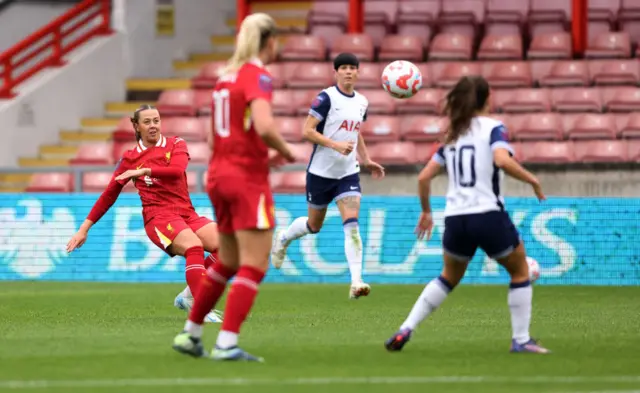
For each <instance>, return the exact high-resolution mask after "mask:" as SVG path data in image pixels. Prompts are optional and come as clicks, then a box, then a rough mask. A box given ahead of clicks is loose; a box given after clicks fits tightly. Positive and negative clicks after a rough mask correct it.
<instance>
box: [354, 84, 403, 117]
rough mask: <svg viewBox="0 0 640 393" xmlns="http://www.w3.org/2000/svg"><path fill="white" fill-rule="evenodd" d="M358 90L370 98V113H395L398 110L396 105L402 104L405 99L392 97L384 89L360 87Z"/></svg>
mask: <svg viewBox="0 0 640 393" xmlns="http://www.w3.org/2000/svg"><path fill="white" fill-rule="evenodd" d="M358 91H359V92H360V93H361V94H362V95H364V96H365V97H367V99H368V100H369V107H368V109H367V114H368V115H391V114H394V113H395V112H396V106H398V105H402V103H403V101H401V100H397V99H395V98H393V97H391V96H390V95H389V94H388V93H387V92H386V91H384V90H382V89H372V90H367V89H360V90H358Z"/></svg>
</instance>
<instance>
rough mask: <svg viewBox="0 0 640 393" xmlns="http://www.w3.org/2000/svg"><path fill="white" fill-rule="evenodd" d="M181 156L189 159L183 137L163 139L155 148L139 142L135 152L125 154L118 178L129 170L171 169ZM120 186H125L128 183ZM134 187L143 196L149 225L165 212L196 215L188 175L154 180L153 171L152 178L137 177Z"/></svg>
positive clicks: (118, 170)
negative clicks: (173, 160)
mask: <svg viewBox="0 0 640 393" xmlns="http://www.w3.org/2000/svg"><path fill="white" fill-rule="evenodd" d="M180 154H186V155H187V157H188V156H189V151H188V150H187V144H186V142H185V141H184V140H183V139H182V138H179V137H169V138H166V137H164V136H160V140H159V141H158V143H157V144H156V145H155V146H152V147H145V146H144V145H143V144H142V142H138V144H137V146H136V147H135V148H134V149H131V150H128V151H126V152H125V153H124V154H123V156H122V160H121V162H120V165H119V166H118V169H117V170H116V173H115V175H114V177H115V176H118V175H119V174H120V173H123V172H124V171H126V170H128V169H137V168H143V167H144V168H149V167H150V168H158V167H160V168H161V167H167V166H169V164H170V163H171V159H172V158H173V157H175V156H177V155H180ZM120 183H121V184H123V185H124V184H125V183H126V181H120ZM134 186H135V187H136V188H137V189H138V194H140V200H141V201H142V216H143V217H144V222H145V223H146V222H147V221H148V220H149V219H150V218H151V217H153V216H155V215H158V214H162V213H175V214H180V215H189V214H192V213H193V212H195V209H194V208H193V204H192V203H191V198H190V197H189V187H188V185H187V174H186V173H183V174H182V176H180V177H177V178H163V179H158V178H155V177H153V172H152V175H151V176H143V177H139V178H136V179H135V180H134Z"/></svg>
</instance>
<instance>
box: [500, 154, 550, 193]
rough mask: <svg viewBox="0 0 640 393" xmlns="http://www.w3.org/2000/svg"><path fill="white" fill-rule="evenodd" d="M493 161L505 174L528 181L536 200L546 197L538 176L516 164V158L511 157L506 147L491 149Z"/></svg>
mask: <svg viewBox="0 0 640 393" xmlns="http://www.w3.org/2000/svg"><path fill="white" fill-rule="evenodd" d="M493 161H494V162H495V164H496V166H497V167H498V168H500V169H502V170H503V171H504V172H505V173H506V174H507V175H509V176H511V177H513V178H515V179H518V180H520V181H522V182H524V183H528V184H530V185H531V187H532V188H533V192H534V193H535V194H536V197H537V198H538V200H541V201H543V200H545V199H547V198H546V197H545V195H544V193H543V192H542V186H541V185H540V181H539V180H538V178H537V177H536V176H535V175H534V174H533V173H531V172H529V171H528V170H526V169H524V168H523V167H522V165H520V164H518V162H517V161H516V160H514V159H513V158H511V155H510V153H509V151H508V150H507V149H502V148H498V149H495V150H494V151H493Z"/></svg>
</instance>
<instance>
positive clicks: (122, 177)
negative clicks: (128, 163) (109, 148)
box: [115, 168, 148, 181]
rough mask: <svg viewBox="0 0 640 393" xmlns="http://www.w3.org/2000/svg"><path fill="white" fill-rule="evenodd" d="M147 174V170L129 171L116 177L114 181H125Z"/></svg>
mask: <svg viewBox="0 0 640 393" xmlns="http://www.w3.org/2000/svg"><path fill="white" fill-rule="evenodd" d="M147 172H148V168H141V169H129V170H127V171H124V172H123V173H122V174H121V175H120V176H118V177H116V179H115V180H116V181H118V180H127V179H131V178H135V177H140V176H144V175H147V174H148V173H147Z"/></svg>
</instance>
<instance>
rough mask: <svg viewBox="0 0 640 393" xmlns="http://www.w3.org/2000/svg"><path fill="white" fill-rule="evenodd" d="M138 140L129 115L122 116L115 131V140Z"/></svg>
mask: <svg viewBox="0 0 640 393" xmlns="http://www.w3.org/2000/svg"><path fill="white" fill-rule="evenodd" d="M135 140H136V134H135V130H134V128H133V124H132V123H131V119H130V118H129V116H125V117H122V118H120V121H119V122H118V125H117V126H116V129H115V130H114V131H113V141H114V142H131V141H135Z"/></svg>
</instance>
